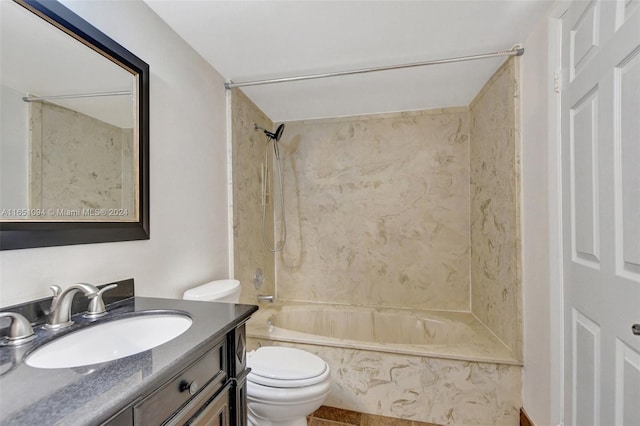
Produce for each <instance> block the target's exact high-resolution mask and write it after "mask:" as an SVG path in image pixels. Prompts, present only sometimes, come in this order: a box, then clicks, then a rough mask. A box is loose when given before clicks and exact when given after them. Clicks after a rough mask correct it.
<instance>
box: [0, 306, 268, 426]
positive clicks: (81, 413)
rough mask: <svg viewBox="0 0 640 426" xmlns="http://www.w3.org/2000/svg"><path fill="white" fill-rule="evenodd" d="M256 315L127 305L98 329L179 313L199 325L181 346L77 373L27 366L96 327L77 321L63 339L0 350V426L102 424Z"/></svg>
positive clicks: (43, 334) (113, 309)
mask: <svg viewBox="0 0 640 426" xmlns="http://www.w3.org/2000/svg"><path fill="white" fill-rule="evenodd" d="M257 309H258V308H257V306H252V305H234V304H230V303H215V302H196V301H185V300H174V299H157V298H147V297H133V298H130V299H126V300H123V301H121V302H118V303H117V304H116V305H112V306H108V307H107V311H108V314H107V315H106V316H104V317H102V318H100V319H98V320H96V321H95V322H96V323H97V322H104V321H110V320H114V319H119V318H124V317H127V316H133V315H136V314H139V313H140V312H143V311H150V310H172V311H181V312H183V313H186V314H187V315H189V316H190V317H191V319H192V320H193V323H192V325H191V327H190V328H189V329H188V330H187V331H185V332H184V333H183V334H181V335H179V336H178V337H176V338H175V339H173V340H171V341H169V342H167V343H164V344H162V345H160V346H157V347H155V348H153V349H150V350H148V351H144V352H141V353H138V354H135V355H131V356H128V357H125V358H121V359H118V360H114V361H109V362H104V363H101V364H95V365H90V366H85V367H76V368H58V369H39V368H33V367H30V366H28V365H27V364H26V363H25V362H24V359H25V358H26V356H28V355H29V354H30V353H31V352H32V351H33V350H35V349H36V348H38V347H40V346H41V345H43V344H46V343H47V342H49V341H51V340H52V339H54V338H55V337H57V336H60V335H62V334H66V333H68V332H73V331H76V330H79V329H82V328H85V327H87V326H88V325H89V323H90V322H92V321H89V320H87V319H84V318H82V317H81V316H80V315H75V316H74V317H72V319H73V320H74V321H75V322H76V324H74V325H73V326H72V327H70V328H69V329H67V330H64V331H58V332H53V331H48V330H45V329H43V328H42V327H41V326H39V327H36V328H34V331H35V332H36V334H37V338H36V339H35V340H34V341H33V342H31V343H27V344H25V345H23V346H20V347H16V348H13V347H9V346H0V424H2V425H3V426H4V425H20V426H25V425H42V424H49V425H53V424H60V425H70V424H73V425H97V424H100V423H101V422H104V421H106V420H108V419H109V418H110V417H111V416H113V415H114V414H116V413H118V412H119V411H120V410H121V409H123V408H125V407H127V406H128V405H130V404H131V403H132V402H134V401H136V400H138V399H140V398H141V397H142V396H144V395H147V394H149V393H150V392H151V391H153V390H154V389H156V388H157V387H158V386H160V385H161V384H163V383H164V382H166V381H167V380H169V379H170V378H171V377H173V376H174V375H175V374H177V373H178V372H179V371H180V370H181V369H182V368H184V367H186V366H187V365H188V364H189V363H191V362H193V361H195V360H196V359H198V358H199V357H200V356H202V355H203V354H204V353H206V352H207V350H209V349H210V348H211V347H212V345H213V344H214V343H216V342H218V341H220V340H221V339H222V338H223V337H224V336H225V335H226V334H227V333H228V332H229V331H231V330H233V329H234V328H235V327H236V326H238V325H239V324H241V323H242V322H244V321H246V320H247V319H248V318H249V317H250V316H251V314H252V313H254V312H255V311H256V310H257Z"/></svg>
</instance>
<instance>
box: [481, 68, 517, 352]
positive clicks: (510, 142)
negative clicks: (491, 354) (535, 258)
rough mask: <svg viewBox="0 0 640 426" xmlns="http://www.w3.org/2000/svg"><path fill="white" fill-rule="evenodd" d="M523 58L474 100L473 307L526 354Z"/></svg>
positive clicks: (496, 76) (501, 71) (500, 73)
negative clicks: (522, 223) (523, 320)
mask: <svg viewBox="0 0 640 426" xmlns="http://www.w3.org/2000/svg"><path fill="white" fill-rule="evenodd" d="M518 67H519V59H517V58H512V59H510V60H508V61H507V62H505V64H504V65H503V66H502V67H501V68H500V69H499V70H498V71H497V72H496V73H495V74H494V76H493V77H492V78H491V79H490V80H489V81H488V82H487V84H486V85H485V87H484V88H483V89H482V90H481V91H480V93H479V94H478V95H477V96H476V98H475V100H474V101H473V102H472V103H471V105H470V107H469V110H470V121H471V125H470V134H471V283H472V285H471V289H472V290H471V293H472V294H471V300H472V312H473V313H474V314H475V315H476V316H477V317H478V318H479V319H480V320H481V321H482V322H484V324H485V325H487V326H488V327H489V328H490V329H491V330H492V331H493V332H494V333H495V334H496V335H497V336H498V337H499V338H500V339H501V340H502V341H503V342H504V343H505V344H506V345H507V346H508V347H509V348H510V349H511V350H512V352H513V353H514V355H516V356H517V357H520V356H521V346H522V343H521V340H522V337H521V336H522V332H521V329H522V323H521V317H522V316H521V303H522V301H521V299H522V294H521V292H522V289H521V259H520V214H519V198H520V193H519V188H520V135H519V119H518V117H519V114H520V112H519V102H520V100H519V96H520V92H519V87H518V81H519V68H518Z"/></svg>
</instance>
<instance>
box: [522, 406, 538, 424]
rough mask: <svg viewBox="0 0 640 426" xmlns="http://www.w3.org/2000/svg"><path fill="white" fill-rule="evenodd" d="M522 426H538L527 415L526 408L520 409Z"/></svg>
mask: <svg viewBox="0 0 640 426" xmlns="http://www.w3.org/2000/svg"><path fill="white" fill-rule="evenodd" d="M520 426H536V424H535V423H533V421H532V420H531V419H530V418H529V416H528V415H527V412H526V411H524V408H521V409H520Z"/></svg>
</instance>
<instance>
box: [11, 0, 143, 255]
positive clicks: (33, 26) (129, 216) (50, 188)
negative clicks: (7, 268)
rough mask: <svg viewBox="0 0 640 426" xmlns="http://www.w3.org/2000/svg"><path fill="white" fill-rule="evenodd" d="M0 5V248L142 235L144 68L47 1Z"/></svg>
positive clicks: (57, 5) (86, 25) (128, 237)
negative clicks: (0, 41) (0, 43)
mask: <svg viewBox="0 0 640 426" xmlns="http://www.w3.org/2000/svg"><path fill="white" fill-rule="evenodd" d="M0 7H2V10H1V13H0V19H1V20H2V22H1V25H0V31H1V34H0V39H1V40H2V49H0V51H1V55H2V57H1V59H0V66H1V71H2V72H1V74H0V75H1V81H0V96H1V102H2V108H1V109H0V114H1V126H0V213H1V214H0V249H2V250H11V249H21V248H31V247H47V246H60V245H69V244H84V243H96V242H111V241H127V240H140V239H148V238H149V66H148V65H147V64H146V63H145V62H144V61H142V60H141V59H140V58H138V57H137V56H135V55H134V54H132V53H131V52H129V51H128V50H126V49H125V48H124V47H122V46H121V45H119V44H118V43H116V42H115V41H114V40H112V39H111V38H109V37H108V36H107V35H105V34H104V33H102V32H101V31H99V30H98V29H97V28H95V27H93V26H92V25H91V24H89V23H88V22H86V21H85V20H83V19H82V18H80V17H79V16H78V15H76V14H75V13H73V12H72V11H71V10H69V9H68V8H66V7H65V6H64V5H62V4H61V3H58V2H57V1H54V0H14V1H2V2H0Z"/></svg>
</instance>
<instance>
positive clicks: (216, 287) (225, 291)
mask: <svg viewBox="0 0 640 426" xmlns="http://www.w3.org/2000/svg"><path fill="white" fill-rule="evenodd" d="M182 298H183V299H184V300H200V301H204V302H227V303H240V281H238V280H217V281H211V282H208V283H206V284H202V285H199V286H198V287H194V288H191V289H189V290H187V291H185V292H184V294H183V295H182Z"/></svg>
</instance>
